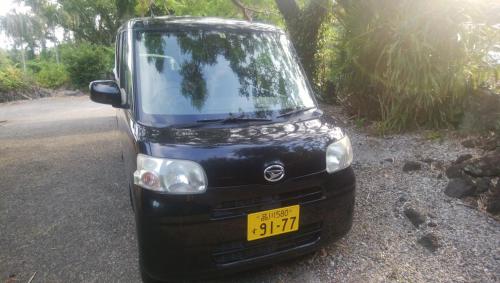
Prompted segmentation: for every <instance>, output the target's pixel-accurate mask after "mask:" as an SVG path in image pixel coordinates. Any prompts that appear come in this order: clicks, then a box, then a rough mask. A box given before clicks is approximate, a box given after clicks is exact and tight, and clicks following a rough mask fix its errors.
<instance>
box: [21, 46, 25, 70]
mask: <svg viewBox="0 0 500 283" xmlns="http://www.w3.org/2000/svg"><path fill="white" fill-rule="evenodd" d="M21 61H22V63H23V73H24V74H25V75H26V54H25V53H24V46H23V43H21Z"/></svg>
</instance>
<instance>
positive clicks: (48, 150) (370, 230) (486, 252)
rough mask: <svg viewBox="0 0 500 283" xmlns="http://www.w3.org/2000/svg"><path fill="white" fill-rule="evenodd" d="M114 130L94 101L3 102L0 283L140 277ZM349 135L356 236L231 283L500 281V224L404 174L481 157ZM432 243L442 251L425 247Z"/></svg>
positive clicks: (444, 144)
mask: <svg viewBox="0 0 500 283" xmlns="http://www.w3.org/2000/svg"><path fill="white" fill-rule="evenodd" d="M332 111H333V110H331V109H329V110H328V111H327V112H329V113H331V112H332ZM333 112H334V111H333ZM115 123H116V121H115V118H114V110H113V108H111V107H108V106H105V105H99V104H95V103H92V102H90V101H89V100H88V98H87V97H58V98H45V99H40V100H33V101H24V102H16V103H8V104H1V105H0V184H1V185H0V282H28V280H29V279H30V278H31V277H32V276H33V275H34V277H33V281H32V282H138V281H139V280H140V278H139V272H138V267H137V266H138V264H137V247H136V240H135V227H134V219H133V213H132V211H131V209H130V205H129V199H128V192H127V190H126V187H125V184H124V182H123V180H124V176H123V171H122V168H121V160H120V154H119V148H118V145H117V143H116V133H115V132H114V131H113V129H114V127H115ZM347 131H348V132H349V135H350V136H351V140H352V143H353V146H354V152H355V162H354V165H353V166H354V168H355V171H356V174H357V182H358V189H357V203H356V209H355V221H354V225H353V228H352V230H351V232H350V233H349V234H348V235H347V236H346V237H344V238H343V239H341V240H340V241H338V242H336V243H332V244H331V245H329V246H328V247H326V248H325V249H323V250H321V251H319V252H317V253H315V254H313V255H310V256H306V257H303V258H300V259H295V260H291V261H288V262H284V263H281V264H277V265H275V266H271V267H268V268H265V269H263V270H256V271H252V272H246V273H241V274H236V275H234V276H232V277H229V278H225V279H224V280H225V281H226V282H234V281H240V282H334V281H335V282H498V281H500V223H499V222H497V221H495V220H494V219H492V218H491V217H489V216H488V215H486V214H484V213H482V212H479V211H477V210H475V209H472V208H470V207H468V206H467V205H464V204H463V203H462V202H461V201H460V200H455V199H451V198H448V197H446V196H445V195H444V194H443V189H444V187H445V186H446V184H447V179H446V177H445V176H443V174H442V172H441V170H440V168H439V166H435V164H434V163H433V162H429V163H425V162H422V168H421V169H420V170H416V171H411V172H403V170H402V167H403V164H404V163H405V162H406V161H408V160H417V161H419V160H424V159H434V160H438V161H440V162H444V163H446V162H451V161H452V160H454V159H455V158H456V157H457V156H458V155H460V154H463V153H471V154H473V155H477V154H478V152H475V151H474V150H471V149H464V148H462V146H461V145H460V143H459V142H458V141H454V140H444V141H437V140H426V139H425V138H422V137H421V136H420V135H418V134H411V135H398V136H392V137H387V138H378V137H372V136H369V135H367V134H364V133H362V132H360V131H358V130H356V129H355V128H354V127H351V126H349V125H348V126H347ZM409 207H411V208H415V209H417V210H418V211H421V212H422V215H423V217H424V222H423V223H422V224H421V225H420V226H418V227H415V226H414V225H413V224H412V223H411V222H410V221H409V220H408V218H407V217H406V216H405V214H404V211H405V210H407V208H409ZM428 235H432V239H433V241H434V242H433V243H432V244H433V245H434V247H435V248H436V250H435V251H431V250H430V249H429V248H426V247H425V245H426V244H425V240H423V241H422V240H421V239H422V238H424V239H425V238H426V237H427V238H428Z"/></svg>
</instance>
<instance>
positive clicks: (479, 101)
mask: <svg viewBox="0 0 500 283" xmlns="http://www.w3.org/2000/svg"><path fill="white" fill-rule="evenodd" d="M499 120H500V95H499V94H497V93H495V92H494V91H491V90H488V89H484V88H483V89H478V90H476V91H475V92H474V93H473V95H469V96H468V101H467V104H466V105H465V111H464V115H463V119H462V122H461V125H460V128H462V129H463V130H466V131H470V132H488V131H492V132H495V131H498V130H500V124H498V121H499ZM472 141H475V142H476V143H475V145H476V146H478V145H479V144H478V143H477V139H475V140H472Z"/></svg>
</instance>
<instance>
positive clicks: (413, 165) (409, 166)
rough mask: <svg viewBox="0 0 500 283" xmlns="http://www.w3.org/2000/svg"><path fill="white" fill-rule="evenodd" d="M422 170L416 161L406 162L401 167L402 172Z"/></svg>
mask: <svg viewBox="0 0 500 283" xmlns="http://www.w3.org/2000/svg"><path fill="white" fill-rule="evenodd" d="M421 169H422V164H420V162H417V161H406V162H405V164H404V165H403V172H410V171H417V170H421Z"/></svg>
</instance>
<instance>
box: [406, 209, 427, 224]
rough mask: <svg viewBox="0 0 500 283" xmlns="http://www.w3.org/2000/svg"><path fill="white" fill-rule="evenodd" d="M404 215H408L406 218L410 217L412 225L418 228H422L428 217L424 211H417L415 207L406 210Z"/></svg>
mask: <svg viewBox="0 0 500 283" xmlns="http://www.w3.org/2000/svg"><path fill="white" fill-rule="evenodd" d="M404 214H405V215H406V217H408V219H409V220H410V222H411V224H413V226H415V227H417V228H418V227H419V226H420V224H422V223H424V222H425V219H426V216H425V214H424V213H423V212H422V211H420V210H417V209H415V208H413V207H407V208H405V210H404Z"/></svg>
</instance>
